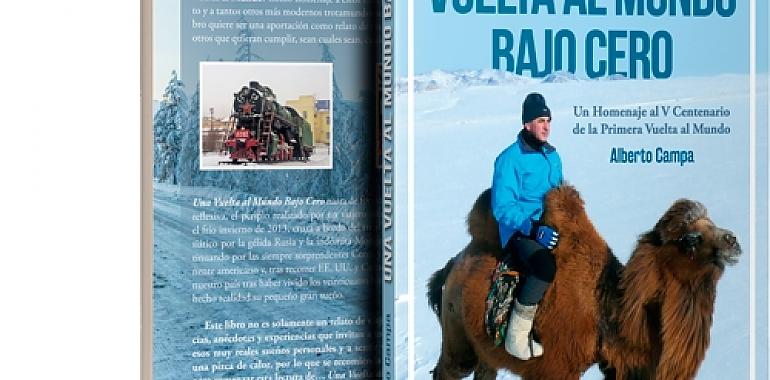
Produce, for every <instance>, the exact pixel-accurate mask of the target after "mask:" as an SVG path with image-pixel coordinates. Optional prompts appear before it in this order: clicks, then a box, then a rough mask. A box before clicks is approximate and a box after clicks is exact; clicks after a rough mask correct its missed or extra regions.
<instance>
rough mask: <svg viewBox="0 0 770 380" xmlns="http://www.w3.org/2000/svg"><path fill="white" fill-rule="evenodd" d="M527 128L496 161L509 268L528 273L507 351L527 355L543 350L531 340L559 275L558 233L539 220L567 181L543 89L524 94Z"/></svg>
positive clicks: (495, 193)
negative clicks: (545, 297) (537, 316)
mask: <svg viewBox="0 0 770 380" xmlns="http://www.w3.org/2000/svg"><path fill="white" fill-rule="evenodd" d="M521 121H522V124H523V128H522V130H521V131H520V132H519V134H518V138H517V139H516V141H515V142H514V143H513V144H511V145H510V146H509V147H508V148H506V149H505V150H503V152H502V153H500V155H499V156H497V159H496V160H495V170H494V175H493V178H492V212H493V214H494V217H495V219H496V220H497V223H498V225H499V230H500V243H501V245H502V246H503V250H504V252H505V259H504V260H505V261H506V263H507V264H508V266H509V267H511V266H515V267H517V268H519V269H521V270H522V271H523V272H524V273H523V274H524V275H526V276H525V277H523V284H522V285H521V287H520V289H519V293H518V295H517V297H516V299H515V300H514V304H513V307H512V310H511V316H510V319H509V322H508V330H507V332H506V336H505V350H506V351H508V353H510V354H511V355H513V356H515V357H517V358H519V359H521V360H528V359H530V358H532V357H538V356H541V355H542V354H543V347H542V346H541V345H540V344H539V343H538V342H536V341H534V340H533V339H532V334H531V330H532V322H533V320H534V318H535V311H536V310H537V304H538V302H540V300H541V299H543V295H544V294H545V291H546V290H547V289H548V286H549V285H550V283H551V282H553V279H554V277H555V275H556V260H555V258H554V256H553V253H552V250H553V248H554V247H556V243H557V242H558V240H559V233H558V232H557V231H555V230H554V229H553V228H552V227H550V226H547V225H544V224H542V223H541V222H540V217H541V216H542V214H543V207H544V206H543V202H544V200H545V194H546V193H547V192H548V191H549V190H551V189H553V188H554V187H556V186H558V185H560V184H561V182H562V178H563V177H562V166H561V158H559V154H558V153H556V149H555V148H554V147H553V146H552V145H551V144H549V143H548V141H547V140H548V136H549V134H550V132H551V110H550V109H549V108H548V106H547V105H546V102H545V99H544V98H543V96H542V95H540V94H538V93H530V94H529V95H527V97H526V98H525V99H524V103H523V104H522V110H521Z"/></svg>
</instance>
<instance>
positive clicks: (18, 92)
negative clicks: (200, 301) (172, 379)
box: [0, 0, 140, 379]
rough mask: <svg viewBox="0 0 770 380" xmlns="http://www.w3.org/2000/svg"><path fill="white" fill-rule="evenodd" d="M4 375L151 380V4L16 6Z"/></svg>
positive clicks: (7, 142)
mask: <svg viewBox="0 0 770 380" xmlns="http://www.w3.org/2000/svg"><path fill="white" fill-rule="evenodd" d="M1 12H2V19H1V20H2V21H0V33H1V34H0V35H2V36H3V42H2V63H0V94H2V97H1V98H0V104H1V105H2V106H0V109H1V110H2V118H0V120H2V127H3V132H4V133H3V140H2V142H3V144H2V149H0V158H1V159H2V162H5V163H6V164H5V165H3V168H2V171H1V172H0V173H2V187H1V188H2V190H3V191H2V195H0V202H1V204H2V207H0V220H1V221H3V222H4V223H2V227H0V230H2V233H0V237H1V238H0V247H1V248H0V268H2V274H1V275H0V286H2V289H1V290H0V291H2V293H1V294H2V302H1V303H0V305H1V306H0V308H2V312H1V313H0V326H2V330H1V331H2V342H3V347H4V349H3V353H2V359H0V362H2V363H3V364H2V367H3V368H2V373H3V374H2V378H4V379H45V378H77V379H105V378H110V379H138V378H139V336H140V319H139V316H140V314H139V313H140V296H139V281H140V277H139V268H140V267H139V223H140V221H139V215H140V207H139V206H140V205H139V184H140V155H139V148H140V146H139V131H140V130H139V124H140V119H139V107H140V103H139V102H140V99H139V1H104V0H68V1H60V0H43V1H29V2H23V1H9V2H5V3H3V7H2V11H1Z"/></svg>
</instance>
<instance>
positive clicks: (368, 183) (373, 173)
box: [143, 0, 379, 380]
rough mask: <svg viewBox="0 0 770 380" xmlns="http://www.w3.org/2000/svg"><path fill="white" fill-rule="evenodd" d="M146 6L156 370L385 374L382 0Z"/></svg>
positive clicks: (177, 375) (150, 296) (150, 328)
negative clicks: (377, 109) (377, 1)
mask: <svg viewBox="0 0 770 380" xmlns="http://www.w3.org/2000/svg"><path fill="white" fill-rule="evenodd" d="M144 6H145V11H146V13H145V20H147V17H150V18H151V24H152V25H151V28H150V29H149V30H148V29H144V33H145V41H144V43H145V51H146V52H147V53H146V54H147V55H146V56H145V58H146V59H147V58H148V57H151V58H150V59H149V61H150V62H151V63H149V64H147V65H148V66H146V71H145V72H144V79H145V81H144V83H145V85H144V88H143V97H144V102H145V111H147V113H150V116H149V117H148V119H149V118H151V120H148V121H147V123H146V124H145V126H144V131H143V133H144V136H145V139H144V144H145V145H144V149H145V151H146V156H145V164H144V168H143V170H144V177H143V181H144V194H143V197H144V200H145V201H144V204H145V206H146V209H145V211H144V216H143V218H144V220H143V223H144V226H145V230H144V231H146V232H145V236H144V237H143V240H144V243H145V245H144V247H145V251H144V256H143V258H144V264H145V269H144V283H143V286H144V288H143V289H144V294H143V296H144V299H145V309H144V319H143V328H144V331H145V334H146V337H147V338H146V340H145V341H144V345H143V349H144V356H143V358H144V362H143V374H144V376H145V377H146V378H152V379H156V380H160V379H175V380H177V379H273V380H278V379H305V380H320V379H353V378H371V377H373V376H375V374H376V360H377V359H376V355H374V354H373V352H374V351H375V348H374V347H375V344H374V341H375V335H376V331H375V328H374V326H375V325H376V323H377V317H378V315H376V314H375V310H376V304H375V299H376V290H377V287H378V283H377V282H376V281H374V276H375V273H376V272H375V268H376V267H375V265H373V263H374V262H375V260H376V255H375V253H374V252H375V249H376V245H375V239H376V234H377V228H376V219H375V215H376V210H375V208H374V203H373V201H372V200H373V199H374V200H376V199H377V198H378V197H379V195H378V190H377V189H378V187H377V186H376V184H377V183H378V181H379V174H378V172H377V167H376V165H375V162H376V153H375V147H376V145H375V139H374V136H375V122H374V112H373V109H374V103H375V101H374V96H375V89H374V87H373V82H374V78H375V72H376V57H375V52H374V51H373V49H374V47H375V46H376V44H377V41H376V38H375V37H374V36H373V33H374V31H375V30H376V27H377V22H376V19H375V18H374V16H375V14H376V12H377V9H376V8H375V7H374V3H372V2H370V1H345V2H340V1H310V0H289V1H208V0H179V1H152V2H149V1H148V2H145V3H144Z"/></svg>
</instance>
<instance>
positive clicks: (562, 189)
mask: <svg viewBox="0 0 770 380" xmlns="http://www.w3.org/2000/svg"><path fill="white" fill-rule="evenodd" d="M575 219H578V220H582V219H586V221H587V218H586V216H585V210H584V208H583V199H582V198H581V197H580V193H579V192H578V191H577V190H576V189H575V187H573V186H572V185H569V184H566V183H565V184H562V185H559V186H557V187H555V188H553V189H551V190H550V191H549V192H548V193H547V194H546V197H545V213H544V214H543V220H545V221H547V222H549V223H553V224H559V225H561V224H564V223H565V222H567V221H570V220H575ZM466 221H467V224H468V233H469V234H470V235H471V238H472V239H473V240H474V241H475V242H476V243H481V244H483V245H485V246H489V247H494V248H496V249H497V250H499V249H501V248H502V247H501V246H500V231H499V229H498V226H497V220H495V217H494V215H493V214H492V189H486V190H484V191H483V192H482V193H481V194H480V195H479V197H478V198H477V199H476V202H474V203H473V207H472V208H471V211H470V212H469V213H468V217H467V220H466ZM589 223H590V222H589Z"/></svg>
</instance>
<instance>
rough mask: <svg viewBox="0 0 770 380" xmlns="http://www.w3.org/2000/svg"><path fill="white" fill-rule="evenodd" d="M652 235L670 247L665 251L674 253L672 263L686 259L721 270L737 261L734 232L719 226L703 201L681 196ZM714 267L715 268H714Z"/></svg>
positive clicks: (697, 264)
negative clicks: (711, 217)
mask: <svg viewBox="0 0 770 380" xmlns="http://www.w3.org/2000/svg"><path fill="white" fill-rule="evenodd" d="M650 236H651V237H652V238H653V239H654V240H657V241H656V243H657V244H656V245H660V246H661V247H669V248H670V249H667V250H663V251H662V252H673V255H674V256H675V257H672V258H670V259H671V260H670V261H672V262H681V263H683V262H687V261H689V262H690V263H691V264H694V265H696V266H699V267H709V266H713V267H716V269H717V270H718V272H720V273H721V272H722V271H723V270H724V268H725V265H733V264H735V263H737V262H738V257H739V256H740V254H741V246H740V244H738V240H737V239H736V237H735V235H734V234H733V233H732V232H731V231H729V230H726V229H723V228H720V227H717V226H716V225H715V224H714V222H713V221H712V220H711V219H710V218H709V217H708V215H707V212H706V207H704V206H703V204H701V203H700V202H696V201H691V200H688V199H680V200H678V201H676V202H674V204H673V205H672V206H671V207H670V208H669V209H668V211H666V213H665V214H663V216H662V217H661V218H660V220H659V221H658V223H657V224H656V225H655V228H654V229H653V230H652V231H651V233H650ZM713 267H712V268H713Z"/></svg>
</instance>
